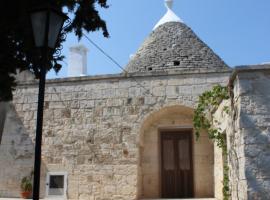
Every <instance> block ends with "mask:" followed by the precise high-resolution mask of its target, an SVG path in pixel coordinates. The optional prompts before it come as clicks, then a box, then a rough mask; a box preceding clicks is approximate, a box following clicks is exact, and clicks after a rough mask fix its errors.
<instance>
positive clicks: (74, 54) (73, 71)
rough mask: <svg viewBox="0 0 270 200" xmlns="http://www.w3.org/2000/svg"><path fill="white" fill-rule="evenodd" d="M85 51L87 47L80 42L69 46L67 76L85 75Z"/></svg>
mask: <svg viewBox="0 0 270 200" xmlns="http://www.w3.org/2000/svg"><path fill="white" fill-rule="evenodd" d="M87 52H88V49H87V48H86V47H85V46H84V45H82V44H79V45H76V46H72V47H70V48H69V59H68V60H69V62H68V76H69V77H75V76H85V75H87Z"/></svg>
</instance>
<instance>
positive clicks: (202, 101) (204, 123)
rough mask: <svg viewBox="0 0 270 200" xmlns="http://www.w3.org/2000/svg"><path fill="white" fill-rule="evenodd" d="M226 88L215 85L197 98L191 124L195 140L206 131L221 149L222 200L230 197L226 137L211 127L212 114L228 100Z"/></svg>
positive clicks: (227, 110) (225, 110)
mask: <svg viewBox="0 0 270 200" xmlns="http://www.w3.org/2000/svg"><path fill="white" fill-rule="evenodd" d="M229 98H230V97H229V92H228V88H227V87H223V86H221V85H216V86H214V87H213V88H212V90H209V91H205V92H204V93H203V94H202V95H200V96H199V102H198V105H197V107H196V109H195V112H194V117H193V124H194V129H195V135H196V139H198V138H199V137H200V132H201V131H203V130H204V131H206V132H207V133H208V136H209V138H210V139H211V140H213V141H214V142H215V143H216V144H217V146H218V147H220V148H221V149H222V154H223V199H224V200H228V199H229V197H230V191H229V174H228V173H229V168H228V162H227V145H226V136H225V134H223V133H222V132H220V129H218V128H215V127H214V126H213V116H212V114H213V112H214V111H215V110H216V109H217V108H218V106H219V105H220V103H221V102H222V101H223V100H226V99H229ZM223 111H224V112H226V113H229V108H228V107H224V108H223Z"/></svg>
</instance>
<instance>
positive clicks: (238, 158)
mask: <svg viewBox="0 0 270 200" xmlns="http://www.w3.org/2000/svg"><path fill="white" fill-rule="evenodd" d="M256 101H257V104H258V105H265V106H267V107H268V108H265V109H266V110H270V105H269V103H268V102H269V101H270V97H266V96H260V97H259V96H257V98H256ZM266 116H267V115H262V116H260V117H262V119H258V116H256V118H254V116H253V115H252V114H251V113H248V114H247V113H241V114H240V127H241V129H240V130H238V131H237V130H236V131H235V132H234V134H233V135H232V136H231V137H230V142H231V144H233V146H234V147H238V148H239V144H238V143H237V142H236V141H237V138H236V137H240V138H243V140H242V141H243V142H242V144H241V145H243V154H238V153H239V150H237V149H232V150H231V151H229V163H230V165H231V167H232V169H233V170H234V173H235V175H236V176H237V177H236V178H238V180H239V182H238V181H237V182H238V184H237V185H236V188H235V189H236V193H237V194H236V195H237V196H238V197H241V196H243V194H242V192H247V198H250V199H270V193H269V188H270V171H269V169H270V142H269V141H270V127H269V126H265V124H259V123H261V122H262V121H264V122H266V121H267V120H268V118H267V117H266ZM236 134H240V135H236ZM238 141H239V140H238ZM241 171H243V172H242V173H241ZM241 180H242V181H244V182H245V181H246V187H247V188H246V191H243V190H239V188H243V186H244V185H245V183H242V184H241ZM239 184H240V185H239Z"/></svg>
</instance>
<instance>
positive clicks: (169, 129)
mask: <svg viewBox="0 0 270 200" xmlns="http://www.w3.org/2000/svg"><path fill="white" fill-rule="evenodd" d="M181 132H189V134H190V150H191V152H190V155H191V172H192V196H193V198H194V197H195V193H194V191H195V177H194V136H193V128H191V127H180V128H178V127H177V128H176V127H162V128H159V129H158V145H159V196H160V198H161V197H162V179H163V177H162V153H163V152H162V139H161V138H162V134H166V133H168V134H181Z"/></svg>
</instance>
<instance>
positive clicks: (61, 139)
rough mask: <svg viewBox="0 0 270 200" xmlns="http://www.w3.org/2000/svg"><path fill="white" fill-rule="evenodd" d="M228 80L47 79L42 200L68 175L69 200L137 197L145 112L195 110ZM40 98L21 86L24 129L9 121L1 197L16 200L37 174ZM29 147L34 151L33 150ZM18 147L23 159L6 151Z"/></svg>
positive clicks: (31, 86)
mask: <svg viewBox="0 0 270 200" xmlns="http://www.w3.org/2000/svg"><path fill="white" fill-rule="evenodd" d="M228 75H229V72H228V71H227V72H219V73H218V72H216V73H208V74H207V73H203V72H200V73H190V72H189V73H182V74H173V73H171V74H166V75H162V74H154V73H151V74H147V73H146V74H145V75H137V76H136V77H135V78H134V77H126V76H124V75H111V76H98V77H78V78H67V79H60V80H50V81H48V83H47V86H46V95H45V105H44V128H43V136H44V137H43V146H42V160H43V163H42V181H41V191H42V195H41V196H42V197H44V195H45V183H46V181H45V177H46V173H47V172H48V171H61V172H63V171H64V172H67V173H68V194H67V197H68V199H100V200H101V199H104V200H105V199H117V200H119V199H123V200H124V199H127V200H132V199H138V198H139V188H141V186H140V184H141V182H140V181H139V180H140V172H139V167H138V163H139V160H140V153H139V152H140V151H139V147H140V130H141V127H142V125H143V123H144V120H145V119H146V117H147V115H148V114H149V113H151V112H155V111H158V110H160V109H162V108H164V107H169V106H175V105H182V106H185V107H189V108H193V107H194V106H195V104H196V100H197V97H198V95H199V94H201V93H202V92H203V91H205V90H208V89H210V88H211V87H212V86H213V85H214V84H217V83H222V84H226V83H227V81H228ZM138 82H139V84H138ZM147 90H148V91H149V92H147ZM37 93H38V90H37V84H36V83H35V82H31V81H30V82H27V83H24V84H20V85H19V86H18V87H17V90H16V91H15V93H14V101H13V105H14V108H15V109H14V113H15V114H16V117H18V119H19V121H20V122H21V126H20V127H21V128H17V129H16V130H14V131H12V130H13V128H12V127H16V126H12V125H9V123H8V122H7V121H6V126H5V130H4V134H3V140H2V144H1V145H0V148H2V149H1V151H0V158H1V162H0V163H1V164H0V165H1V166H0V173H1V174H9V175H8V176H0V185H2V187H1V190H2V193H3V194H5V195H8V196H10V197H16V196H18V193H19V190H20V189H19V184H18V183H19V182H20V179H21V174H22V172H23V173H24V172H25V173H26V174H27V173H29V171H31V169H32V166H31V163H33V162H32V157H31V156H32V155H33V144H32V142H31V141H34V139H33V138H34V134H35V125H36V108H37ZM11 121H12V123H15V124H18V123H19V122H17V121H14V120H11ZM11 133H12V134H11ZM24 137H26V138H25V140H22V138H24ZM5 138H9V139H5ZM13 140H16V141H15V144H13V142H12V141H13ZM17 140H18V142H17ZM20 142H21V143H20ZM23 142H26V143H27V146H28V147H29V149H27V151H26V149H24V148H25V147H24V146H25V145H23ZM5 145H6V146H5ZM12 145H15V147H16V148H20V147H21V149H18V150H17V153H18V152H23V153H22V156H21V157H17V158H14V157H12V156H10V155H7V154H6V153H4V152H6V151H7V149H8V148H11V147H12ZM26 152H27V153H26ZM6 159H11V161H10V165H12V166H14V167H7V166H6V165H5V164H4V161H5V160H6ZM15 166H16V167H15ZM18 174H19V175H18ZM6 182H9V183H10V185H12V187H13V188H12V190H11V189H10V188H9V187H7V186H6V184H5V183H6Z"/></svg>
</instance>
